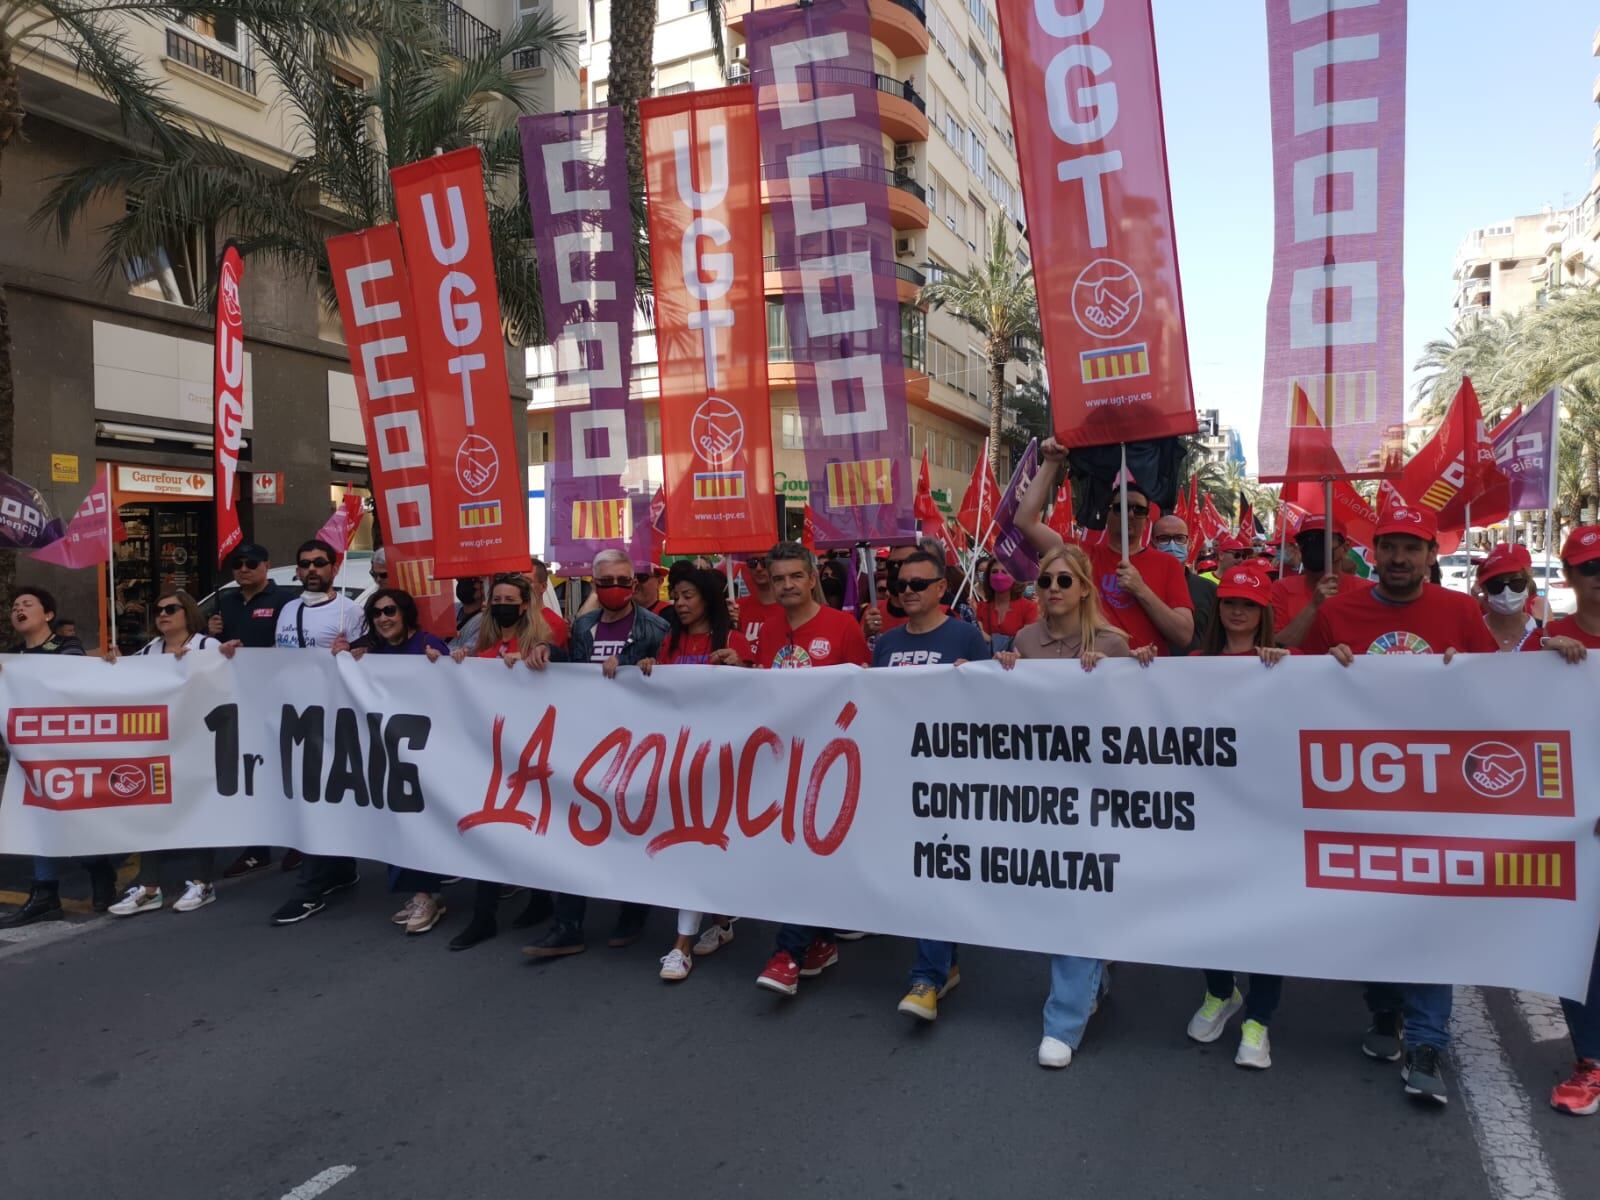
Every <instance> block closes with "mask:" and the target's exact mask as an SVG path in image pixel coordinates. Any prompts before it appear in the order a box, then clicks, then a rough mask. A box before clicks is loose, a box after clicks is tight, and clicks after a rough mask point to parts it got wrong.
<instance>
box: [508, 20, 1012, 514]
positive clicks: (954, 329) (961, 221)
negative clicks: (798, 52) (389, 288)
mask: <svg viewBox="0 0 1600 1200" xmlns="http://www.w3.org/2000/svg"><path fill="white" fill-rule="evenodd" d="M568 2H569V3H574V4H575V5H576V6H577V7H578V14H577V16H578V19H579V20H580V21H582V22H583V27H584V31H585V35H586V37H585V42H584V48H583V53H582V64H583V65H582V68H581V71H580V77H581V78H580V88H581V91H582V95H583V102H584V105H585V106H591V105H602V104H604V103H605V102H606V99H607V95H608V86H607V85H608V74H609V71H608V64H609V59H610V38H611V29H610V4H609V2H608V0H568ZM789 2H791V0H724V2H723V19H724V40H725V44H726V46H727V48H728V52H727V59H728V64H727V65H728V71H727V76H726V78H725V77H724V74H723V72H722V70H721V69H719V67H718V64H717V60H716V56H715V53H714V50H713V42H712V29H711V24H710V21H709V19H708V16H707V13H706V11H705V8H706V6H705V3H704V0H659V8H658V19H657V25H656V31H655V44H654V51H653V60H654V64H655V78H654V81H653V87H654V90H655V92H656V93H657V94H667V93H672V92H680V91H688V90H691V89H706V88H715V87H721V86H723V85H724V84H725V82H729V81H738V80H741V79H746V78H748V74H747V69H746V62H747V56H746V53H745V38H744V25H745V18H746V16H748V14H749V13H751V12H753V11H757V10H760V9H765V8H771V7H778V6H781V5H782V4H785V3H789ZM862 3H864V4H866V5H867V8H868V11H869V15H870V18H871V30H872V39H873V52H874V58H875V64H874V67H875V70H874V79H873V81H872V82H873V85H874V87H875V88H876V90H877V94H878V105H879V119H880V123H881V125H882V130H883V141H884V159H885V162H886V163H890V164H893V165H892V167H891V168H889V169H886V170H885V178H884V185H885V187H886V188H887V189H888V192H889V209H890V214H891V219H892V221H893V223H894V227H895V251H896V259H897V262H896V267H895V274H896V277H897V281H898V291H899V298H900V304H901V340H902V347H903V351H904V355H905V367H906V382H907V394H908V399H909V402H910V430H909V433H910V441H911V453H912V457H913V459H914V460H916V459H920V457H921V455H922V453H923V451H924V450H925V449H926V451H927V452H928V459H929V462H930V464H931V466H932V472H931V474H932V479H933V486H934V492H935V496H936V498H938V499H939V501H940V503H941V504H943V505H946V506H950V505H952V504H954V503H959V501H960V499H961V493H962V490H963V489H964V488H965V486H966V482H967V480H968V478H969V477H970V475H971V472H972V468H973V467H974V466H975V465H976V463H977V460H978V456H979V454H980V453H981V452H982V447H983V442H984V438H985V436H986V435H987V431H988V425H989V409H988V367H987V363H986V360H985V359H984V355H983V347H982V341H981V339H980V338H979V337H978V336H977V335H976V333H975V331H973V330H972V329H970V328H969V327H968V326H965V325H963V324H962V323H961V322H960V321H958V320H956V319H955V318H954V317H952V316H950V315H948V314H947V313H942V312H927V311H925V310H924V308H922V307H920V306H918V305H917V303H916V299H917V295H918V292H919V291H920V289H921V288H922V286H923V284H924V283H926V282H927V281H928V279H929V278H930V276H933V277H936V276H937V275H938V274H939V273H941V272H946V271H957V272H959V271H961V270H964V269H965V268H966V267H967V266H968V265H969V264H970V263H972V262H974V261H976V260H978V259H980V258H981V257H983V256H984V254H985V253H986V251H987V249H988V242H989V233H988V229H989V228H990V224H989V223H990V222H991V221H992V220H993V219H994V218H995V217H996V216H1000V215H1004V216H1005V217H1006V218H1007V219H1008V220H1010V221H1011V222H1013V224H1014V226H1015V233H1016V236H1015V237H1014V238H1013V241H1014V242H1015V241H1020V240H1022V236H1023V232H1024V229H1025V226H1024V220H1023V214H1022V191H1021V185H1020V183H1019V177H1018V173H1017V157H1016V155H1017V150H1016V140H1015V137H1014V136H1013V134H1012V131H1011V115H1010V105H1009V102H1008V100H1007V97H1006V91H1005V79H1004V73H1003V72H1004V65H1003V63H1002V61H1001V53H1000V35H999V28H998V26H997V24H996V20H995V15H994V9H993V7H992V3H985V0H862ZM768 231H769V236H770V222H769V223H768ZM768 248H769V251H770V248H771V246H770V242H769V247H768ZM775 265H776V264H775V261H769V266H775ZM767 291H768V299H767V341H768V359H769V372H770V374H769V379H770V386H771V396H772V432H773V450H774V461H775V474H776V476H777V479H776V482H777V485H778V490H779V492H780V494H781V495H782V496H783V497H784V498H785V508H786V516H785V519H786V522H787V526H788V528H789V530H790V532H796V531H798V528H799V521H800V514H801V510H802V508H803V507H804V504H805V500H806V495H807V481H806V469H805V455H804V447H803V446H802V444H801V432H800V419H799V408H798V402H797V400H796V393H795V366H794V363H793V361H792V359H791V358H789V357H786V356H787V355H788V354H789V336H788V330H787V328H786V326H785V321H784V315H783V307H782V303H781V298H780V292H781V278H780V276H779V274H778V273H777V272H776V271H775V270H773V271H769V272H768V274H767ZM634 361H635V369H634V388H635V391H636V394H637V395H638V396H639V397H640V398H641V399H642V400H643V401H644V402H645V404H646V414H647V427H648V430H649V438H650V444H649V449H650V450H651V451H652V452H654V451H657V450H659V448H660V445H659V440H660V420H659V416H658V413H657V408H656V403H655V401H656V400H657V398H658V397H659V386H658V375H657V370H656V351H655V343H654V338H653V336H652V333H651V331H650V330H649V329H648V328H647V327H645V326H644V325H642V324H641V326H640V332H639V334H638V336H637V338H636V345H635V359H634ZM1012 370H1013V373H1014V375H1015V376H1016V377H1017V378H1021V374H1022V371H1021V368H1017V367H1013V368H1012ZM528 377H529V381H530V386H531V389H532V393H533V401H532V403H531V405H530V412H529V435H530V461H532V462H533V463H535V464H537V463H539V462H541V461H544V460H545V459H547V458H548V455H549V453H550V448H551V436H552V435H551V432H550V429H551V422H550V417H549V414H548V411H547V410H548V408H549V407H550V406H551V405H552V404H553V403H554V387H553V357H552V355H551V354H550V352H549V350H548V349H547V348H536V349H535V350H533V351H531V352H530V355H529V365H528ZM535 475H537V467H535Z"/></svg>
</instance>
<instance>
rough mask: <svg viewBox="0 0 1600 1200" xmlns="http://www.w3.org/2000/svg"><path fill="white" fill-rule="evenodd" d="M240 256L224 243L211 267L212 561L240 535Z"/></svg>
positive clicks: (226, 551) (224, 555)
mask: <svg viewBox="0 0 1600 1200" xmlns="http://www.w3.org/2000/svg"><path fill="white" fill-rule="evenodd" d="M243 280H244V259H243V258H241V257H240V256H239V248H238V247H237V246H235V245H234V244H233V243H232V242H229V243H228V244H227V245H226V246H225V247H224V248H223V251H222V261H221V262H220V263H219V264H218V266H217V325H216V338H215V340H214V342H213V349H212V355H213V370H212V376H211V410H212V422H213V426H214V427H213V429H212V431H211V446H212V451H211V453H212V466H213V468H214V469H215V472H216V478H215V479H213V480H212V489H211V491H212V495H213V496H214V497H215V504H216V510H217V565H218V566H219V567H220V566H221V565H222V564H223V563H224V562H226V561H227V558H228V555H230V554H232V553H233V551H234V548H235V547H236V546H238V545H239V543H240V542H242V541H243V540H244V534H243V533H242V532H241V531H240V529H239V488H238V478H239V447H240V445H241V444H242V443H243V440H244V310H243V308H241V307H240V302H239V285H240V284H241V283H242V282H243Z"/></svg>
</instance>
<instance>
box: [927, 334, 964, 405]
mask: <svg viewBox="0 0 1600 1200" xmlns="http://www.w3.org/2000/svg"><path fill="white" fill-rule="evenodd" d="M928 375H929V376H930V377H931V378H932V379H933V380H934V381H935V382H938V383H942V384H944V385H945V386H946V387H950V388H954V389H955V390H956V391H958V392H960V391H964V390H965V389H966V376H967V363H966V360H965V359H964V358H962V357H961V355H960V354H958V353H957V352H956V348H955V347H954V346H952V345H950V344H949V343H948V342H944V341H940V340H939V339H938V338H936V337H930V338H929V339H928Z"/></svg>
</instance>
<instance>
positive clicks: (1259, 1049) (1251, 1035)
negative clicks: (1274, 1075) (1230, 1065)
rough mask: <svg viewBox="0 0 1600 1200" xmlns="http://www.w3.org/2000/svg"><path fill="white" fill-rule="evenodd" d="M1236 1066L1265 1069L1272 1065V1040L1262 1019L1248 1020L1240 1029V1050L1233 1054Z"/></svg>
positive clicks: (1256, 1069) (1257, 1069) (1258, 1069)
mask: <svg viewBox="0 0 1600 1200" xmlns="http://www.w3.org/2000/svg"><path fill="white" fill-rule="evenodd" d="M1233 1061H1234V1064H1235V1065H1236V1066H1240V1067H1249V1068H1251V1069H1252V1070H1255V1071H1265V1070H1266V1069H1267V1068H1268V1067H1270V1066H1271V1065H1272V1040H1271V1039H1270V1038H1269V1037H1267V1027H1266V1026H1265V1025H1263V1024H1262V1023H1261V1022H1260V1021H1246V1022H1245V1023H1244V1028H1243V1029H1241V1030H1240V1031H1239V1052H1238V1053H1237V1054H1235V1055H1234V1056H1233Z"/></svg>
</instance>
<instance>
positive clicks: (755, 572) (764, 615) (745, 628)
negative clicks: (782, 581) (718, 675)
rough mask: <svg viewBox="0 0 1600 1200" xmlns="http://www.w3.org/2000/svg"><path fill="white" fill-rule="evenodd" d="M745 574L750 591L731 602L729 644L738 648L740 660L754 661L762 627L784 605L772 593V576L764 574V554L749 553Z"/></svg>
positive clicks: (765, 567)
mask: <svg viewBox="0 0 1600 1200" xmlns="http://www.w3.org/2000/svg"><path fill="white" fill-rule="evenodd" d="M744 567H745V577H746V578H747V579H748V580H749V581H750V589H751V590H750V594H749V595H748V596H741V597H740V598H739V599H738V600H737V601H730V603H732V604H733V626H734V628H733V637H732V638H730V639H729V641H728V645H729V646H731V647H732V648H733V649H734V650H736V651H738V658H739V660H740V661H742V662H754V661H755V657H756V642H757V641H759V640H760V638H761V627H762V626H763V625H765V624H766V623H767V621H768V620H769V619H770V618H772V617H778V616H782V615H783V606H782V605H780V604H779V603H778V602H777V600H776V599H774V598H773V595H772V580H771V578H770V577H769V576H768V575H767V556H766V555H765V554H752V555H750V556H749V557H747V558H746V559H745V560H744Z"/></svg>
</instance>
